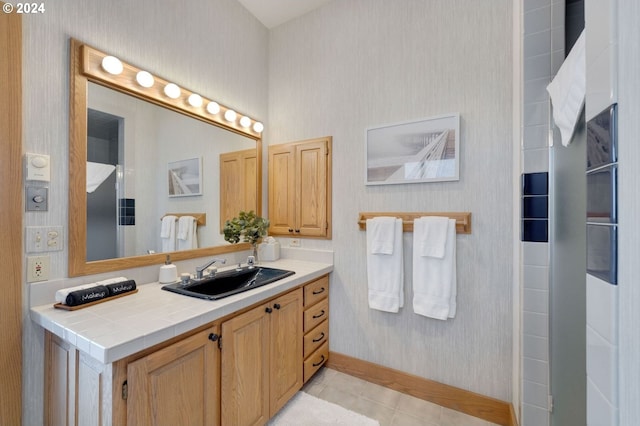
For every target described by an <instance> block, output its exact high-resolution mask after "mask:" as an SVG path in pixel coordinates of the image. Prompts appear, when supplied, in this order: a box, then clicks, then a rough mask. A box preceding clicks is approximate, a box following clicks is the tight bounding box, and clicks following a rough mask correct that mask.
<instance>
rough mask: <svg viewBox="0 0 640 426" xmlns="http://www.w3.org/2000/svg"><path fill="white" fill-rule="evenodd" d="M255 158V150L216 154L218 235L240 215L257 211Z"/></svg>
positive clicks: (256, 156) (259, 190)
mask: <svg viewBox="0 0 640 426" xmlns="http://www.w3.org/2000/svg"><path fill="white" fill-rule="evenodd" d="M261 181H262V180H261V179H260V180H259V179H258V154H257V152H256V150H255V149H245V150H242V151H234V152H228V153H224V154H220V232H222V230H223V229H224V223H225V222H226V221H227V220H231V219H233V218H234V217H236V216H238V212H240V211H247V212H248V211H251V210H253V211H254V212H256V213H257V214H259V211H260V205H259V203H258V200H259V194H260V193H261V189H260V188H259V187H258V183H257V182H261Z"/></svg>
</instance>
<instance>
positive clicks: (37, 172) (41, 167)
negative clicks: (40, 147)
mask: <svg viewBox="0 0 640 426" xmlns="http://www.w3.org/2000/svg"><path fill="white" fill-rule="evenodd" d="M25 158H26V163H27V173H26V175H27V177H26V179H27V180H39V181H42V182H49V181H50V180H51V162H50V161H49V156H48V155H45V154H30V153H27V154H25Z"/></svg>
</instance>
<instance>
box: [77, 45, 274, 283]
mask: <svg viewBox="0 0 640 426" xmlns="http://www.w3.org/2000/svg"><path fill="white" fill-rule="evenodd" d="M105 57H109V58H113V57H112V56H111V55H109V54H107V53H105V52H101V51H99V50H97V49H95V48H93V47H91V46H88V45H86V44H83V43H81V42H79V41H78V40H73V39H72V40H71V66H70V78H71V85H70V126H69V127H70V134H69V276H80V275H89V274H96V273H102V272H108V271H116V270H121V269H127V268H134V267H140V266H147V265H153V264H160V263H162V262H164V260H165V257H166V255H167V254H170V256H171V259H172V260H183V259H190V258H195V257H202V256H210V255H219V254H224V253H230V252H233V251H240V250H246V249H248V245H247V244H236V245H231V244H229V243H226V242H225V241H224V238H223V237H222V235H221V228H222V225H223V223H224V221H225V220H226V219H229V218H231V217H232V215H233V213H234V212H236V213H237V211H239V210H255V211H257V212H258V214H260V212H261V207H262V206H261V196H260V194H261V191H260V188H261V187H262V182H261V176H262V172H261V164H262V159H261V154H262V140H261V131H262V124H261V123H259V122H257V121H255V120H253V119H251V118H249V117H248V116H244V115H242V114H238V113H236V112H234V111H232V110H231V109H230V108H228V107H225V106H223V105H219V104H217V103H215V102H214V101H212V100H208V99H206V98H204V97H202V96H201V95H197V96H195V97H194V96H192V95H194V93H193V92H191V91H189V90H187V89H184V88H179V87H178V93H177V96H176V97H170V96H169V95H168V94H167V93H166V91H165V87H166V86H167V85H169V83H170V82H168V81H166V80H164V79H162V78H161V77H159V76H157V75H152V76H151V77H152V80H149V82H150V81H153V84H152V85H149V82H145V81H140V80H139V78H138V76H139V73H140V71H144V70H142V69H140V68H137V67H136V66H134V65H131V64H128V63H124V62H123V61H120V60H118V59H115V60H114V62H115V65H116V69H115V71H112V72H110V71H108V69H109V68H108V60H105V59H104V58H105ZM143 74H144V73H143ZM147 77H148V76H147ZM147 86H149V87H147ZM172 96H173V95H172ZM210 104H211V105H210ZM177 174H178V175H179V178H176V175H177ZM88 177H89V178H88ZM172 179H173V180H172ZM167 215H171V216H174V215H175V216H181V215H191V216H194V217H196V218H197V223H198V227H197V232H196V234H195V235H194V238H195V239H196V241H197V243H196V244H197V246H198V247H199V248H196V249H194V248H190V246H181V247H178V246H175V247H171V246H166V245H164V242H165V241H164V240H162V238H161V237H162V236H161V234H162V232H163V231H164V229H162V224H163V222H162V218H163V217H164V216H167ZM226 216H230V217H226Z"/></svg>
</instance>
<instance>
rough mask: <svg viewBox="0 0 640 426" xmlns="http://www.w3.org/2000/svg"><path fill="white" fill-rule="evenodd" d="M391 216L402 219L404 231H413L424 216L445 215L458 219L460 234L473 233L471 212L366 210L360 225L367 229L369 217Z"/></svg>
mask: <svg viewBox="0 0 640 426" xmlns="http://www.w3.org/2000/svg"><path fill="white" fill-rule="evenodd" d="M380 216H391V217H397V218H399V219H402V230H403V231H404V232H413V221H414V219H416V218H419V217H423V216H445V217H450V218H451V219H455V220H456V232H457V233H458V234H471V212H438V213H431V212H415V213H406V212H403V213H399V212H366V213H360V216H359V217H358V225H359V226H360V229H361V230H365V229H367V219H373V218H374V217H380Z"/></svg>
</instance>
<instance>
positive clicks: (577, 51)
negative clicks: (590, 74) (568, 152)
mask: <svg viewBox="0 0 640 426" xmlns="http://www.w3.org/2000/svg"><path fill="white" fill-rule="evenodd" d="M585 70H586V59H585V35H584V30H582V34H580V37H578V40H576V43H575V44H574V45H573V48H572V49H571V52H569V55H568V56H567V58H566V59H565V60H564V62H563V63H562V65H561V66H560V69H559V70H558V73H557V74H556V76H555V77H554V79H553V80H552V81H551V83H550V84H549V85H548V86H547V91H548V92H549V95H550V96H551V103H552V104H553V121H555V123H556V126H558V128H559V129H560V135H561V136H562V145H564V146H567V145H569V143H570V142H571V137H572V136H573V131H574V129H575V127H576V122H577V121H578V116H579V115H580V111H581V110H582V107H583V105H584V97H585V92H586V71H585Z"/></svg>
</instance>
